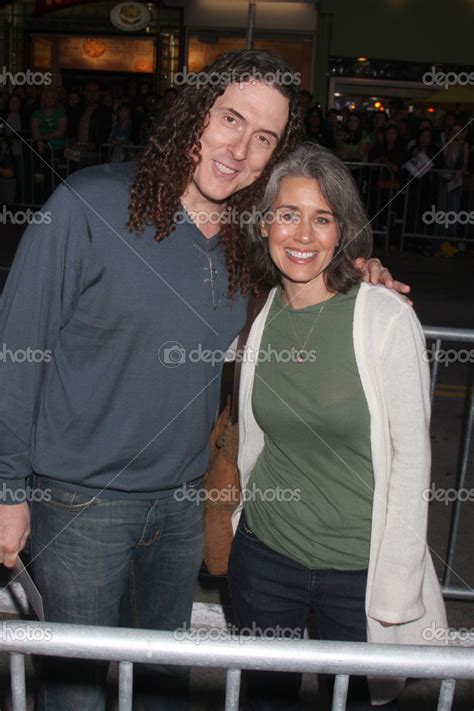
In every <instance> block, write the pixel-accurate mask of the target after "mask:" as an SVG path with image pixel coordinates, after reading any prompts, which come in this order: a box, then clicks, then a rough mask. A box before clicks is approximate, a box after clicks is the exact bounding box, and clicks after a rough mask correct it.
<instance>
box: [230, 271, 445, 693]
mask: <svg viewBox="0 0 474 711" xmlns="http://www.w3.org/2000/svg"><path fill="white" fill-rule="evenodd" d="M275 293H276V289H273V290H272V291H271V292H270V294H269V297H268V300H267V302H266V304H265V306H264V308H263V309H262V311H261V313H260V314H259V315H258V316H257V318H256V320H255V322H254V323H253V325H252V329H251V331H250V334H249V338H248V341H247V347H248V348H249V349H252V352H253V353H255V350H257V349H258V348H259V347H260V342H261V339H262V334H263V329H264V326H265V323H266V320H267V316H268V312H269V310H270V306H271V303H272V301H273V299H274V296H275ZM352 335H353V341H354V351H355V357H356V362H357V366H358V369H359V375H360V379H361V382H362V387H363V389H364V393H365V397H366V399H367V404H368V408H369V413H370V442H371V450H372V463H373V471H374V480H375V481H374V499H373V510H372V530H371V539H370V555H369V566H368V581H367V591H366V600H365V610H366V615H367V639H368V641H369V642H377V643H387V644H427V643H428V642H427V641H425V638H424V636H423V634H422V633H423V630H425V629H427V628H430V627H431V625H432V623H433V622H434V623H435V625H436V626H437V627H443V628H446V627H447V621H446V612H445V607H444V602H443V599H442V595H441V589H440V585H439V582H438V579H437V576H436V573H435V570H434V567H433V562H432V560H431V555H430V552H429V549H428V546H427V543H426V529H427V514H428V504H427V502H426V501H425V499H424V497H423V495H422V494H423V490H424V489H427V488H428V487H429V485H430V465H431V452H430V438H429V419H430V400H429V378H430V375H429V368H428V365H427V362H426V360H425V359H424V358H423V352H424V349H425V347H426V346H425V339H424V335H423V330H422V328H421V325H420V322H419V321H418V319H417V317H416V316H415V313H414V311H413V309H412V308H411V306H410V305H409V304H408V302H407V301H406V300H405V298H404V297H402V296H399V295H398V294H397V293H395V292H394V291H392V290H389V289H385V288H384V287H380V286H372V285H370V284H367V283H362V284H361V285H360V289H359V293H358V295H357V298H356V303H355V310H354V323H353V334H352ZM254 360H255V359H254V358H249V359H248V361H247V360H246V359H245V358H244V360H243V362H242V370H241V380H240V391H239V404H240V407H239V437H240V445H239V457H238V467H239V471H240V476H241V484H242V488H243V489H244V488H245V487H246V485H247V483H248V480H249V477H250V474H251V472H252V469H253V467H254V466H255V463H256V461H257V458H258V456H259V454H260V452H261V451H262V449H263V446H264V436H263V431H262V430H261V429H260V427H259V426H258V425H257V423H256V421H255V418H254V415H253V411H252V390H253V384H254V377H255V363H254ZM314 367H317V364H316V365H315V366H314ZM241 511H242V505H240V506H239V507H238V508H237V510H236V511H235V512H234V515H233V521H232V522H233V527H234V531H235V529H236V528H237V524H238V521H239V518H240V514H241ZM378 620H383V621H386V622H392V623H395V624H394V625H392V626H390V627H383V626H382V625H381V624H380V623H379V622H378ZM425 636H426V637H427V639H431V638H432V637H433V635H428V634H426V635H425ZM429 643H430V644H433V643H436V642H429ZM369 682H370V691H371V697H372V703H374V704H376V705H378V704H382V703H385V702H387V701H388V700H390V699H393V698H395V696H396V695H398V693H399V692H400V691H401V689H402V688H403V685H404V680H403V679H393V678H392V679H370V680H369Z"/></svg>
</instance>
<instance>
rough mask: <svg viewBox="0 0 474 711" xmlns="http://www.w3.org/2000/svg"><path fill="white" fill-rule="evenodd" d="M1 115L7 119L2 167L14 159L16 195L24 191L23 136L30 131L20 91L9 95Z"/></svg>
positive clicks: (2, 146) (2, 148) (1, 156)
mask: <svg viewBox="0 0 474 711" xmlns="http://www.w3.org/2000/svg"><path fill="white" fill-rule="evenodd" d="M0 116H1V118H3V119H5V121H6V124H5V125H4V128H3V138H4V140H3V142H2V145H1V146H0V148H1V151H0V153H1V155H0V158H1V164H2V167H5V165H6V162H8V160H11V161H12V163H13V165H12V167H13V174H14V176H15V179H16V195H17V196H18V195H21V194H22V193H23V181H24V176H25V171H24V165H23V154H24V145H23V141H22V137H23V138H26V137H27V136H28V133H29V130H28V129H29V126H28V122H27V120H26V117H25V114H24V112H23V102H22V98H21V96H20V94H19V93H17V92H14V93H13V94H11V95H10V96H9V97H8V102H7V107H6V110H5V111H4V112H3V113H2V114H0Z"/></svg>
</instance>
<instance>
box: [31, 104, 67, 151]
mask: <svg viewBox="0 0 474 711" xmlns="http://www.w3.org/2000/svg"><path fill="white" fill-rule="evenodd" d="M65 116H66V110H65V109H64V106H62V105H61V104H60V105H59V106H56V108H55V109H53V111H52V112H51V113H50V114H47V113H46V112H45V111H43V109H36V111H33V114H32V118H34V119H36V120H37V121H38V129H39V132H40V135H41V136H44V135H45V134H48V133H52V132H53V131H57V130H58V128H59V120H60V119H62V118H64V117H65ZM47 140H48V143H49V144H50V146H51V148H52V149H53V150H55V151H56V150H59V149H60V148H64V146H65V145H66V139H65V137H64V136H63V137H62V138H60V137H58V138H49V139H47Z"/></svg>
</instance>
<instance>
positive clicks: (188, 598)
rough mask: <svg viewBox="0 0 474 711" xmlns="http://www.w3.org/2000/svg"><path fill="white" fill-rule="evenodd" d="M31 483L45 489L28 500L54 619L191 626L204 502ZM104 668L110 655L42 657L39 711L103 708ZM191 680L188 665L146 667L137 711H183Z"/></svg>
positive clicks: (41, 583) (38, 570)
mask: <svg viewBox="0 0 474 711" xmlns="http://www.w3.org/2000/svg"><path fill="white" fill-rule="evenodd" d="M34 486H35V487H36V488H41V489H43V490H44V491H45V493H46V492H47V493H46V495H45V496H44V497H43V501H40V502H38V501H34V502H33V503H32V506H31V548H32V556H33V559H34V562H33V572H34V577H35V581H36V583H37V585H38V588H39V590H40V592H41V594H42V595H43V599H44V610H45V617H46V619H47V620H48V621H51V622H67V623H73V624H86V625H106V626H111V627H118V626H122V627H136V628H142V629H155V630H174V629H177V628H181V627H183V625H189V622H190V618H191V610H192V603H193V593H194V589H195V585H196V581H197V576H198V572H199V568H200V565H201V562H202V558H203V506H202V505H200V504H198V503H196V501H176V500H175V499H174V497H173V496H170V497H167V498H164V499H142V500H126V499H123V500H119V501H112V500H106V499H99V498H97V497H91V496H90V495H88V494H84V493H83V492H79V491H73V490H71V489H69V488H65V487H63V486H60V485H58V484H57V483H56V482H55V481H53V480H51V479H46V478H45V477H35V482H34ZM36 498H38V497H36ZM107 671H108V663H102V662H93V661H90V662H89V661H80V662H78V661H74V660H63V659H60V660H59V659H55V658H48V659H47V658H45V659H44V660H42V672H41V685H40V692H39V698H38V704H37V709H38V711H105V678H106V675H107ZM150 672H151V673H150ZM188 684H189V669H187V668H185V667H170V668H164V667H161V666H160V667H157V666H151V665H148V667H147V666H146V665H144V666H143V667H139V668H138V669H137V674H136V675H134V689H135V690H136V691H137V690H138V693H135V695H134V701H135V703H134V709H136V710H138V709H139V710H140V711H145V710H148V709H160V710H161V709H186V708H187V694H188Z"/></svg>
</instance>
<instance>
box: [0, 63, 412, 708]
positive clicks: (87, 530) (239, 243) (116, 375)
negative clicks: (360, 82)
mask: <svg viewBox="0 0 474 711" xmlns="http://www.w3.org/2000/svg"><path fill="white" fill-rule="evenodd" d="M198 76H199V78H200V79H201V78H202V76H203V73H201V74H200V75H198ZM204 76H207V77H208V79H209V81H208V82H207V83H206V84H205V85H204V86H197V82H196V83H194V84H193V83H189V85H187V86H186V87H184V88H183V89H182V90H181V91H180V93H179V94H178V95H177V96H176V97H175V99H174V100H173V102H172V103H171V105H170V107H169V109H168V111H167V113H166V115H165V116H164V117H163V119H162V121H161V123H160V124H159V125H158V126H157V127H156V129H155V130H154V132H153V133H152V135H151V137H150V139H149V142H148V145H147V146H146V148H145V150H144V153H143V155H142V157H141V159H140V161H139V162H138V164H137V165H135V164H132V163H129V164H114V165H101V166H96V167H92V168H88V169H86V170H82V171H79V172H78V173H76V174H75V175H74V176H72V177H71V178H70V179H69V180H68V181H67V182H66V183H64V184H63V185H60V186H59V187H58V188H57V190H56V191H55V193H54V194H53V195H52V197H51V198H50V200H49V201H48V202H47V204H46V205H45V207H44V211H45V213H46V214H48V213H49V215H50V219H49V220H47V221H44V222H43V224H40V225H38V224H37V225H31V226H29V227H28V229H27V230H26V232H25V235H24V237H23V239H22V243H21V245H20V247H19V250H18V254H17V256H16V258H15V262H14V265H13V267H12V270H11V273H10V275H9V279H8V282H7V285H6V288H5V291H4V294H3V299H2V314H1V318H0V331H1V333H2V334H3V342H4V343H5V344H6V346H5V347H6V348H7V349H8V351H6V352H5V357H4V359H3V360H4V363H3V364H2V368H1V371H0V379H1V383H0V387H1V390H2V399H1V403H0V441H1V442H2V449H1V452H0V484H3V492H4V496H3V505H1V506H0V562H2V561H3V563H4V564H5V565H6V566H7V567H13V566H14V564H15V561H16V558H17V555H18V553H19V551H21V550H22V548H23V547H24V545H25V543H26V541H27V539H28V536H29V532H30V516H31V531H32V537H31V548H32V557H33V560H32V563H33V572H34V576H35V579H36V582H37V584H38V587H39V589H40V591H41V593H42V595H43V597H44V607H45V613H46V618H47V620H49V621H55V622H70V623H78V624H92V625H110V626H119V625H125V626H128V627H139V628H149V629H162V630H176V629H178V628H183V626H187V625H189V621H190V616H191V608H192V600H193V591H194V588H195V584H196V580H197V575H198V571H199V567H200V564H201V560H202V547H203V521H202V504H199V503H198V502H199V501H200V497H199V496H198V494H199V490H200V487H201V486H202V475H203V473H204V472H205V471H206V468H207V464H208V444H207V443H208V438H209V433H210V431H211V428H212V425H213V422H214V419H215V415H216V411H217V407H218V401H219V389H220V376H221V362H222V360H223V357H222V356H223V354H224V353H225V351H226V349H227V348H228V346H229V344H230V343H231V342H232V341H233V339H234V337H235V336H236V334H237V333H238V332H239V330H240V328H241V327H242V325H243V322H244V320H245V308H246V305H245V302H246V296H247V294H248V293H249V291H250V290H254V291H257V290H258V287H259V285H258V284H257V283H254V281H253V279H252V269H251V256H252V255H251V254H248V253H247V251H246V249H245V244H244V242H243V238H242V233H243V230H241V225H242V220H243V219H244V217H245V219H248V217H249V215H250V216H251V215H252V207H253V205H254V204H255V203H256V201H257V199H258V197H259V196H260V194H261V192H262V189H263V187H264V184H265V180H266V177H267V175H268V171H269V170H270V169H271V167H272V166H273V165H274V164H275V162H276V161H278V160H279V159H280V158H282V157H283V156H284V155H285V154H286V153H287V152H288V151H290V150H291V149H292V148H293V147H295V146H296V144H297V143H298V141H299V140H300V136H301V127H302V121H301V110H300V105H299V97H298V88H297V86H296V84H295V82H294V81H293V80H292V77H294V75H293V73H292V70H291V68H290V67H289V66H288V65H287V64H286V63H285V62H284V61H283V60H281V59H280V58H278V57H276V56H274V55H272V54H270V53H267V52H257V51H242V52H231V53H229V54H226V55H223V56H221V57H220V58H218V59H217V60H216V62H214V64H213V65H212V66H210V67H209V68H208V69H207V72H206V73H205V74H204ZM200 83H201V84H202V82H201V81H200ZM218 233H219V234H218ZM371 267H372V276H371V278H372V279H373V280H375V281H377V280H378V278H379V276H380V272H381V265H380V263H379V262H378V260H375V261H374V262H372V264H371ZM385 277H386V282H387V281H389V282H390V279H391V277H390V275H389V274H388V273H387V272H386V273H385ZM400 288H402V287H400ZM18 353H20V354H25V353H26V354H27V356H28V353H30V355H31V358H30V359H28V357H26V359H25V358H21V359H19V358H18V357H17V356H18ZM10 354H11V357H10ZM32 472H34V474H32ZM30 476H31V479H29V481H30V482H31V483H30V487H31V488H27V484H26V482H27V478H28V477H30ZM183 485H185V487H186V489H187V495H186V496H183V495H181V493H182V487H183ZM27 489H28V491H32V492H33V494H34V496H32V497H31V499H32V500H31V502H30V503H31V506H30V507H29V506H28V503H27V502H26V501H25V496H24V492H25V491H26V490H27ZM180 492H181V493H180ZM192 494H196V495H195V496H193V495H192ZM22 496H23V498H22ZM152 661H155V662H156V661H157V660H152ZM166 671H167V672H168V674H166V673H165V672H166ZM160 672H161V673H160V674H158V673H157V672H156V673H155V674H154V675H152V678H153V679H156V680H158V684H157V688H158V689H159V692H158V691H156V690H154V688H153V687H154V683H152V682H150V683H149V686H148V687H147V691H148V692H149V693H148V696H147V699H146V701H145V700H143V704H144V705H143V706H142V707H141V708H160V709H161V708H182V707H183V704H184V703H185V700H184V696H185V691H186V686H187V679H188V673H187V671H186V670H183V669H180V670H178V672H176V670H174V675H175V676H173V674H171V673H169V672H170V670H169V669H168V670H160ZM106 673H107V665H106V664H102V663H98V662H95V663H92V662H75V661H73V660H72V661H65V660H63V661H62V662H61V663H59V662H57V663H55V664H48V665H47V666H46V668H45V669H44V670H43V680H42V685H41V689H40V694H39V702H38V704H39V705H38V708H39V709H41V711H43V710H44V709H46V708H47V709H48V711H59V710H60V711H72V709H74V710H76V709H79V708H80V709H81V711H92V710H93V711H103V710H104V709H105V676H106ZM176 678H178V683H177V684H176V683H175V680H176ZM166 679H168V681H169V683H167V682H166ZM176 688H177V689H178V692H179V693H177V694H175V690H176ZM168 692H169V693H168ZM165 698H166V700H165ZM156 699H160V702H157V700H156ZM166 704H169V705H166Z"/></svg>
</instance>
